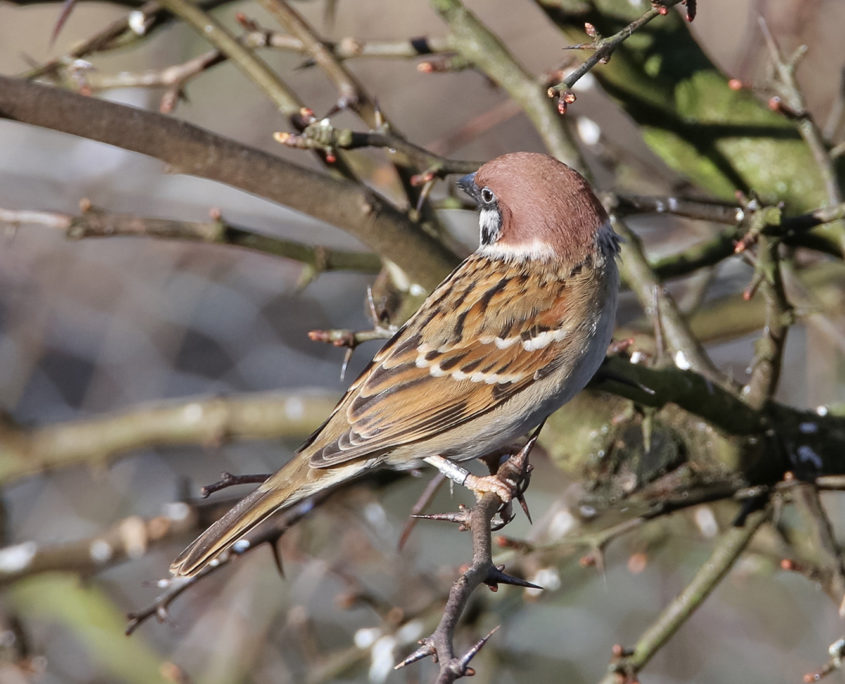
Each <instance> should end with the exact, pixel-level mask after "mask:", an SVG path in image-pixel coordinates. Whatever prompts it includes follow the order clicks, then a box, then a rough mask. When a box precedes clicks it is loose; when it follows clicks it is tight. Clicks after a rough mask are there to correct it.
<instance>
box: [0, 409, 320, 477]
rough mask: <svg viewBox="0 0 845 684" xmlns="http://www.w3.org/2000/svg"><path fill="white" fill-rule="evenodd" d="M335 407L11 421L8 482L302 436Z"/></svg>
mask: <svg viewBox="0 0 845 684" xmlns="http://www.w3.org/2000/svg"><path fill="white" fill-rule="evenodd" d="M334 403H335V401H334V399H333V398H328V397H307V396H303V395H301V394H292V393H282V392H272V393H265V394H253V395H243V396H235V397H229V398H208V397H198V398H195V399H189V400H180V401H171V402H161V403H155V404H150V405H148V406H136V407H133V408H130V409H126V410H124V411H121V412H118V413H113V414H106V415H102V416H96V417H94V418H84V419H79V420H73V421H67V422H64V423H55V424H53V425H47V426H45V427H39V428H25V427H21V426H19V425H16V424H14V423H13V422H11V420H10V419H9V418H8V417H6V418H5V419H4V420H3V421H2V423H0V483H6V482H11V481H12V480H15V479H18V478H20V477H24V476H26V475H32V474H34V473H39V472H42V471H44V470H51V469H53V468H59V467H66V466H69V465H81V464H87V465H98V464H103V463H106V462H109V461H111V460H113V459H114V458H115V457H117V456H120V455H122V454H124V453H126V452H128V451H131V450H133V449H140V448H143V447H147V446H153V445H160V444H204V445H216V444H220V443H221V442H224V441H227V440H232V439H274V438H279V437H296V438H302V437H304V436H306V435H307V434H308V433H309V432H311V430H313V429H314V428H315V427H317V425H319V424H320V422H321V421H322V420H323V419H324V418H325V416H327V415H328V414H329V412H330V411H331V410H332V408H333V407H334Z"/></svg>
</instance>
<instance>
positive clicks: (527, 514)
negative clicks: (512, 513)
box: [516, 493, 534, 525]
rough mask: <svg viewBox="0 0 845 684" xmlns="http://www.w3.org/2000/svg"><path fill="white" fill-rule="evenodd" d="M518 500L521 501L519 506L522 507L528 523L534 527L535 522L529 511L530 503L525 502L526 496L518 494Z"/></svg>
mask: <svg viewBox="0 0 845 684" xmlns="http://www.w3.org/2000/svg"><path fill="white" fill-rule="evenodd" d="M516 500H517V501H519V505H520V506H521V507H522V512H523V513H525V517H526V518H528V522H529V523H531V524H532V525H533V524H534V521H533V520H532V519H531V511H529V510H528V503H526V501H525V494H522V493H520V494H517V495H516Z"/></svg>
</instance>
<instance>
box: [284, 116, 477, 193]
mask: <svg viewBox="0 0 845 684" xmlns="http://www.w3.org/2000/svg"><path fill="white" fill-rule="evenodd" d="M276 140H277V141H278V142H281V143H282V144H283V145H287V146H288V147H296V148H301V149H341V150H355V149H361V148H365V147H378V148H382V149H387V150H390V151H391V152H393V151H396V152H399V153H400V154H402V155H404V156H405V157H407V158H408V159H410V160H412V161H413V162H414V163H415V164H416V166H418V167H419V168H421V169H424V173H422V174H420V175H419V176H418V177H415V178H413V179H412V180H411V182H412V183H414V184H416V185H422V184H423V183H424V182H427V181H429V180H431V179H433V178H443V177H445V176H447V175H449V174H452V173H471V172H473V171H475V170H477V169H478V167H479V166H481V164H482V163H483V162H480V161H461V160H458V159H449V158H447V157H443V156H441V155H439V154H435V153H434V152H429V151H428V150H427V149H425V148H424V147H420V146H419V145H415V144H414V143H412V142H409V141H408V140H406V139H405V138H403V137H402V136H400V135H399V134H398V133H396V132H395V131H393V130H385V129H382V130H373V131H353V130H350V129H348V128H347V129H338V128H334V127H333V126H332V125H331V124H330V123H328V122H327V121H326V120H325V119H324V120H321V121H318V122H315V123H312V124H310V125H308V126H306V128H305V129H304V130H303V131H302V133H300V134H299V135H293V134H289V133H284V134H277V135H276Z"/></svg>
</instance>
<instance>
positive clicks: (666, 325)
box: [614, 218, 731, 387]
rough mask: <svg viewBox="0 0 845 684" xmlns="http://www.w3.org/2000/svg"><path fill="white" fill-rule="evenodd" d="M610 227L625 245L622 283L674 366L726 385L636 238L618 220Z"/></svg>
mask: <svg viewBox="0 0 845 684" xmlns="http://www.w3.org/2000/svg"><path fill="white" fill-rule="evenodd" d="M614 227H615V228H616V232H618V233H619V234H620V235H621V236H622V238H623V239H624V240H625V243H626V244H625V246H624V249H623V252H624V256H623V259H622V267H623V274H624V277H625V280H626V281H627V283H628V285H629V286H630V287H631V289H632V290H633V291H634V293H635V294H636V295H637V299H639V301H640V305H641V306H642V307H643V309H644V310H645V311H646V312H647V313H649V315H650V316H652V317H654V319H655V320H657V321H658V325H660V327H661V329H662V331H663V333H664V335H665V337H666V341H667V343H668V345H669V348H670V350H671V352H672V355H673V359H674V361H675V364H676V365H678V366H680V367H681V368H684V367H687V368H692V369H694V370H696V371H697V372H699V373H701V374H702V375H704V376H705V377H706V378H708V379H709V380H711V381H712V382H716V383H718V384H720V385H724V386H726V387H728V386H730V385H731V383H730V381H729V380H728V379H727V378H726V377H725V376H724V374H723V373H722V372H721V371H719V369H718V368H716V366H715V365H713V362H712V361H711V360H710V358H709V357H708V356H707V352H705V351H704V348H703V347H702V346H701V343H700V342H699V341H698V340H697V339H696V337H695V336H694V335H693V334H692V331H691V330H690V329H689V325H688V323H687V322H686V321H685V320H684V318H683V316H682V315H681V312H680V311H679V310H678V307H677V305H676V304H675V301H674V299H673V298H672V296H671V295H670V294H669V292H667V291H666V290H665V289H664V288H663V286H662V285H661V284H660V281H659V280H658V278H657V275H656V274H655V273H654V271H653V270H652V268H651V266H650V265H649V263H648V261H647V259H646V257H645V253H644V252H643V247H642V243H641V242H640V239H639V237H638V236H637V235H636V234H635V233H633V232H632V231H631V230H629V229H628V227H627V226H626V225H625V224H624V223H623V222H622V221H621V220H619V219H618V218H617V219H616V220H615V222H614Z"/></svg>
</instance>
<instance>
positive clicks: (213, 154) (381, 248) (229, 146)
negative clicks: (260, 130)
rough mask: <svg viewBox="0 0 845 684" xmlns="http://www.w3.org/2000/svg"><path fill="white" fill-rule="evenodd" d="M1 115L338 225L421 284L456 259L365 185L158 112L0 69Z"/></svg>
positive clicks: (430, 283)
mask: <svg viewBox="0 0 845 684" xmlns="http://www.w3.org/2000/svg"><path fill="white" fill-rule="evenodd" d="M0 117H3V118H8V119H13V120H16V121H21V122H25V123H29V124H33V125H36V126H43V127H45V128H50V129H53V130H58V131H63V132H65V133H71V134H74V135H80V136H83V137H86V138H90V139H92V140H99V141H100V142H105V143H108V144H110V145H117V146H118V147H123V148H124V149H128V150H132V151H134V152H140V153H142V154H147V155H150V156H153V157H156V158H158V159H161V160H162V161H165V162H167V163H168V164H170V165H171V166H172V167H173V168H174V170H175V171H177V172H180V173H187V174H191V175H195V176H200V177H203V178H209V179H211V180H216V181H220V182H222V183H227V184H229V185H232V186H234V187H237V188H240V189H242V190H246V191H247V192H251V193H254V194H257V195H260V196H262V197H266V198H267V199H270V200H273V201H276V202H279V203H281V204H285V205H287V206H289V207H291V208H292V209H296V210H297V211H301V212H303V213H306V214H309V215H310V216H313V217H315V218H318V219H321V220H323V221H327V222H328V223H332V224H334V225H336V226H340V227H342V228H343V229H345V230H347V231H348V232H349V233H351V234H353V235H355V236H356V237H357V238H358V239H360V240H361V241H362V242H364V243H365V244H367V245H368V246H369V247H371V248H372V249H373V250H374V251H375V252H377V253H378V254H380V255H381V256H383V257H386V258H388V259H390V260H391V261H393V262H395V263H396V264H397V265H398V266H399V267H400V268H402V269H403V270H404V271H405V272H406V273H407V274H408V276H409V277H410V278H411V280H412V282H416V283H419V284H420V285H422V286H423V287H426V288H432V287H434V286H435V285H436V284H437V283H438V282H440V280H441V279H442V278H443V276H444V275H445V274H446V273H447V272H448V271H449V270H450V269H451V268H452V267H453V266H454V264H455V263H456V261H457V260H456V258H455V257H454V255H452V254H451V253H450V252H449V251H448V250H447V249H446V248H445V247H444V246H443V245H442V244H440V243H439V242H438V241H436V240H435V239H434V238H432V237H430V236H429V235H427V234H426V233H424V232H423V231H422V230H421V229H420V228H419V227H418V226H417V225H416V224H414V223H413V222H411V221H410V220H409V219H408V218H407V217H406V216H405V215H403V214H401V213H400V212H399V211H397V210H396V209H395V208H394V207H393V206H392V205H390V204H389V203H388V202H387V201H386V200H384V199H383V198H382V197H381V196H380V195H378V194H377V193H375V192H373V191H372V190H370V189H368V188H366V187H363V186H361V185H358V184H355V183H352V182H348V181H344V180H340V179H335V178H329V177H327V176H325V175H322V174H320V173H318V172H316V171H311V170H310V169H306V168H303V167H300V166H297V165H295V164H292V163H290V162H287V161H285V160H283V159H280V158H278V157H275V156H273V155H271V154H268V153H266V152H262V151H261V150H257V149H254V148H250V147H247V146H246V145H241V144H240V143H237V142H235V141H233V140H230V139H228V138H224V137H222V136H218V135H215V134H213V133H211V132H209V131H206V130H203V129H201V128H197V127H196V126H192V125H191V124H188V123H185V122H181V121H177V120H174V119H171V118H168V117H165V116H162V115H160V114H155V113H152V112H145V111H141V110H138V109H132V108H130V107H125V106H122V105H118V104H114V103H111V102H104V101H101V100H95V99H92V98H87V97H83V96H82V95H77V94H75V93H69V92H67V91H63V90H60V89H58V88H49V87H45V86H41V85H37V84H34V83H27V82H25V81H20V80H16V79H11V78H6V77H2V76H0Z"/></svg>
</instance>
